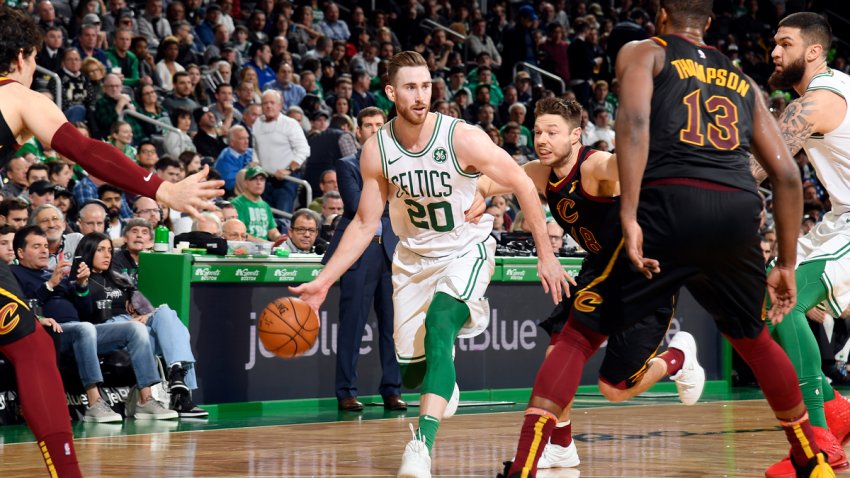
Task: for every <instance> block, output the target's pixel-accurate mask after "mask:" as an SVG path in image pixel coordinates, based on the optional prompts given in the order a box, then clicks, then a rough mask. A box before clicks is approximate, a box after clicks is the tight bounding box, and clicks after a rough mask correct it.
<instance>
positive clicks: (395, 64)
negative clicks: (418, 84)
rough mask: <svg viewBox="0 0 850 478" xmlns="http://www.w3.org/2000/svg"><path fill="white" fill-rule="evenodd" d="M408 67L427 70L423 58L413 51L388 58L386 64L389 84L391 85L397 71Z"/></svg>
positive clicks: (426, 64)
mask: <svg viewBox="0 0 850 478" xmlns="http://www.w3.org/2000/svg"><path fill="white" fill-rule="evenodd" d="M408 66H424V67H425V68H428V63H426V62H425V58H423V57H422V55H420V54H419V53H417V52H415V51H403V52H401V53H396V54H395V55H393V57H392V58H390V61H389V62H387V78H388V79H389V83H390V84H393V81H394V80H395V76H396V75H397V74H398V70H400V69H402V68H404V67H408Z"/></svg>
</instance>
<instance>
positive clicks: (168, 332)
mask: <svg viewBox="0 0 850 478" xmlns="http://www.w3.org/2000/svg"><path fill="white" fill-rule="evenodd" d="M77 255H78V256H79V258H80V259H79V264H80V267H84V266H85V267H86V268H87V269H88V270H89V271H91V277H90V280H89V283H90V284H91V285H90V289H91V300H93V301H96V302H99V301H103V300H111V301H112V309H111V311H110V313H109V315H110V316H111V317H110V318H109V319H107V320H106V322H105V324H104V325H107V326H109V325H112V326H116V325H124V324H143V326H144V327H146V332H147V333H148V334H149V336H150V340H151V342H152V345H153V347H154V350H155V351H156V353H157V354H158V355H161V356H162V357H163V358H164V359H165V363H166V365H167V368H168V389H169V392H170V393H171V403H170V409H171V410H173V411H175V412H177V413H178V414H179V415H180V417H183V418H190V417H191V418H202V417H206V416H207V415H209V414H208V413H207V412H206V411H205V410H203V409H201V408H200V407H198V406H197V405H195V404H194V403H193V402H192V394H191V390H195V389H197V388H198V383H197V380H196V378H195V356H194V355H193V354H192V348H191V346H190V344H189V329H187V328H186V326H185V325H183V322H181V321H180V318H179V317H177V313H176V312H175V311H174V310H173V309H171V308H170V307H168V306H167V305H161V306H159V307H154V306H153V305H151V303H150V301H148V300H147V298H145V296H144V295H143V294H142V293H141V292H140V291H138V290H137V289H136V286H135V284H134V283H133V282H132V280H131V279H130V278H129V277H128V276H125V275H122V274H119V273H117V272H115V270H113V269H112V241H110V239H109V237H107V236H106V235H105V234H102V233H98V232H95V233H92V234H87V235H86V236H85V237H83V239H82V240H81V241H80V245H79V246H78V247H77ZM75 263H77V261H75ZM131 409H132V407H131Z"/></svg>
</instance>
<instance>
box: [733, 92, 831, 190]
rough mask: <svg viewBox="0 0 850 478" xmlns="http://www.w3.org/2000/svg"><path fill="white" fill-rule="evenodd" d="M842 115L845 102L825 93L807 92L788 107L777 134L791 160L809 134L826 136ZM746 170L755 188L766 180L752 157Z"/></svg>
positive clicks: (762, 171) (761, 169) (801, 147)
mask: <svg viewBox="0 0 850 478" xmlns="http://www.w3.org/2000/svg"><path fill="white" fill-rule="evenodd" d="M846 111H847V102H846V101H845V99H844V98H842V97H841V96H839V95H837V94H835V93H833V92H831V91H829V90H813V91H807V92H806V93H805V94H804V95H803V96H801V97H800V98H797V99H796V100H794V101H792V102H791V103H789V104H788V106H787V107H786V108H785V112H784V113H783V114H782V119H780V121H779V130H780V132H781V133H782V139H783V140H784V141H785V145H786V146H787V147H788V150H789V151H790V152H791V156H796V154H797V153H799V152H800V150H801V149H803V144H804V143H805V142H806V140H807V139H809V136H811V135H812V134H814V133H821V134H826V133H830V132H832V130H834V129H835V128H837V127H838V126H839V125H840V124H841V121H843V120H844V115H845V113H846ZM750 170H751V171H752V173H753V177H755V179H756V183H757V184H761V182H762V181H764V180H765V179H767V173H766V172H765V171H764V169H763V168H762V167H761V165H760V164H759V162H758V161H757V160H756V158H755V157H754V156H752V155H750Z"/></svg>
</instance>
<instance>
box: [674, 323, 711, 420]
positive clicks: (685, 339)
mask: <svg viewBox="0 0 850 478" xmlns="http://www.w3.org/2000/svg"><path fill="white" fill-rule="evenodd" d="M668 348H674V349H679V350H681V351H682V352H684V354H685V363H684V364H682V368H681V369H680V370H679V371H678V372H676V374H675V375H671V376H670V380H673V381H675V382H676V390H678V392H679V400H681V401H682V403H684V404H685V405H693V404H695V403H697V401H698V400H699V397H700V395H702V389H703V388H704V387H705V369H704V368H702V367H701V366H700V364H699V362H698V361H697V343H696V341H695V340H694V336H693V335H691V334H689V333H687V332H679V333H677V334H676V335H674V336H673V340H671V341H670V345H669V346H668Z"/></svg>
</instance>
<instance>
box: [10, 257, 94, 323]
mask: <svg viewBox="0 0 850 478" xmlns="http://www.w3.org/2000/svg"><path fill="white" fill-rule="evenodd" d="M11 268H12V273H13V274H15V277H16V278H17V279H18V283H19V284H20V285H21V289H23V291H24V296H25V297H26V298H27V299H38V301H39V302H40V303H41V308H42V315H43V316H45V317H50V318H51V319H54V320H55V321H56V322H60V323H62V322H74V321H84V322H90V321H91V320H90V319H91V317H92V316H93V315H94V305H93V304H94V303H93V301H92V297H91V294H90V293H89V290H88V288H85V289H78V288H77V287H76V285H75V284H74V283H72V282H71V281H70V280H69V279H68V278H67V277H66V278H65V279H62V282H60V283H59V285H58V286H56V287H54V288H53V292H50V291H49V290H47V286H46V285H45V283H46V282H47V279H49V278H50V275H51V274H50V272H48V271H46V270H43V271H42V270H35V269H28V268H26V267H24V266H19V265H13V266H11Z"/></svg>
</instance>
